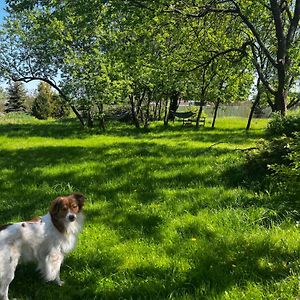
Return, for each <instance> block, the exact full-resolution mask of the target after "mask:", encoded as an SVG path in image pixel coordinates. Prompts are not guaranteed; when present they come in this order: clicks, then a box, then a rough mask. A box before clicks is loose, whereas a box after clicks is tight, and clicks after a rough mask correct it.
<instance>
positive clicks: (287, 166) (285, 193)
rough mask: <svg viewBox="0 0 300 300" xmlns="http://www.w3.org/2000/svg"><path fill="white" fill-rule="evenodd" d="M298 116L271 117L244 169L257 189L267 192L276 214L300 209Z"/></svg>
mask: <svg viewBox="0 0 300 300" xmlns="http://www.w3.org/2000/svg"><path fill="white" fill-rule="evenodd" d="M299 125H300V114H299V111H298V112H296V113H293V114H290V115H289V116H287V117H282V116H279V115H275V116H274V117H273V119H272V120H271V121H270V122H269V124H268V127H267V136H268V140H261V141H260V143H259V144H257V148H256V149H255V150H254V151H251V152H250V153H248V156H247V164H246V167H247V168H246V170H247V173H248V174H249V175H250V178H252V179H254V180H255V179H256V180H257V183H259V187H260V189H262V188H263V189H266V190H269V192H270V195H271V196H272V199H273V200H274V204H275V203H276V205H277V208H278V209H279V210H280V211H292V210H298V209H300V202H299V200H298V199H300V133H299V129H300V128H299Z"/></svg>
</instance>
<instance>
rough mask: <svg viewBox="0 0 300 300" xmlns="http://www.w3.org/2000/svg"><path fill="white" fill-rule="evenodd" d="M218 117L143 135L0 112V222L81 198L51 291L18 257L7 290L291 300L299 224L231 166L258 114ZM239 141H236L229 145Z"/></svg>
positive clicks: (295, 291) (42, 294)
mask: <svg viewBox="0 0 300 300" xmlns="http://www.w3.org/2000/svg"><path fill="white" fill-rule="evenodd" d="M245 125H246V120H245V119H236V118H235V119H233V118H231V119H229V118H227V119H225V118H224V119H219V120H217V124H216V126H217V128H216V129H215V130H211V129H210V128H209V124H208V125H207V127H206V128H202V129H200V130H199V131H196V130H194V128H192V127H191V128H182V127H181V125H180V124H176V123H175V124H174V125H173V124H171V126H170V127H169V128H168V129H165V128H163V126H162V125H161V124H154V125H152V126H151V128H150V131H149V132H143V131H136V130H135V129H133V128H132V127H131V126H127V125H120V124H114V125H113V126H112V125H110V126H109V128H108V129H107V131H106V133H98V134H97V133H95V132H94V133H93V132H92V133H91V132H88V131H85V130H82V129H80V128H79V125H78V124H77V123H76V122H73V121H37V120H34V119H32V118H31V117H22V118H5V117H1V118H0V191H1V198H0V205H1V210H0V223H7V222H15V221H20V220H28V219H30V217H32V216H35V215H43V214H45V213H46V212H47V209H48V206H49V203H50V201H51V200H52V199H54V198H55V197H56V196H58V195H61V194H67V193H69V192H73V191H79V192H82V193H84V194H85V195H86V196H87V199H88V200H87V203H86V207H85V214H86V222H85V228H84V231H83V233H82V234H81V236H80V239H79V242H78V247H77V248H76V249H75V251H74V252H72V253H71V254H70V255H69V256H68V257H67V258H66V260H65V262H64V265H63V267H62V274H61V275H62V276H61V277H62V279H63V280H65V285H64V286H63V287H61V288H59V287H57V286H55V285H54V284H49V283H43V282H42V280H41V279H40V276H39V274H38V273H37V272H35V266H34V265H27V266H20V267H18V269H17V272H16V278H15V280H14V281H13V283H12V284H11V287H10V297H11V299H12V298H17V299H22V300H24V299H55V300H59V299H63V300H69V299H88V300H92V299H296V298H297V297H298V295H299V280H298V274H299V264H300V259H299V252H300V243H299V240H300V233H299V229H298V228H297V227H296V224H295V222H294V221H293V220H291V219H288V218H281V219H279V220H278V218H277V219H276V222H275V221H272V220H273V218H272V213H273V214H275V213H276V212H273V211H271V210H270V209H268V208H267V206H266V205H265V204H266V203H267V201H271V199H269V197H268V193H258V192H255V191H254V190H253V189H252V187H253V185H251V184H250V183H248V182H247V180H245V178H243V175H242V174H243V172H242V171H239V168H238V166H239V165H240V163H241V157H242V155H243V151H240V150H241V149H244V148H248V147H253V146H254V145H255V143H256V141H257V140H258V139H259V138H261V137H262V136H263V129H264V127H265V125H266V120H254V121H253V124H252V129H251V131H250V132H249V133H246V132H245V130H244V127H245ZM237 149H238V150H237Z"/></svg>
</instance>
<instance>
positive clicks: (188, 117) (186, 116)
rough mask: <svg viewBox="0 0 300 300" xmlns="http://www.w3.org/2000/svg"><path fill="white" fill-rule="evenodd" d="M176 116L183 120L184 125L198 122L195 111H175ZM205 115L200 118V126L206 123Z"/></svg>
mask: <svg viewBox="0 0 300 300" xmlns="http://www.w3.org/2000/svg"><path fill="white" fill-rule="evenodd" d="M174 116H175V117H177V118H178V119H179V120H180V121H182V126H185V125H192V123H196V122H197V119H195V118H193V117H194V116H195V113H193V112H192V111H187V112H175V113H174ZM205 119H206V118H205V117H201V118H200V119H199V126H203V127H204V125H205Z"/></svg>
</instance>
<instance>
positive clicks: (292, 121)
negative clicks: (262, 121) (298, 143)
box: [266, 109, 300, 138]
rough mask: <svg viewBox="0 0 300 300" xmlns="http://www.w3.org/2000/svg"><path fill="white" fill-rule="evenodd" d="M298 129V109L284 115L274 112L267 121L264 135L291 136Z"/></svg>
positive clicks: (299, 124)
mask: <svg viewBox="0 0 300 300" xmlns="http://www.w3.org/2000/svg"><path fill="white" fill-rule="evenodd" d="M297 131H300V109H298V110H297V111H294V112H292V113H289V114H288V115H286V116H281V115H280V114H274V115H273V117H272V119H271V121H270V122H269V124H268V126H267V129H266V135H267V137H268V138H272V137H275V136H282V135H284V134H285V135H286V136H292V135H293V133H294V132H297Z"/></svg>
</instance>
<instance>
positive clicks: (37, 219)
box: [26, 217, 42, 223]
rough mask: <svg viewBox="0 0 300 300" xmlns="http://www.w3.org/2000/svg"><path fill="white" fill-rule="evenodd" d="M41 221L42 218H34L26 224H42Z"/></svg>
mask: <svg viewBox="0 0 300 300" xmlns="http://www.w3.org/2000/svg"><path fill="white" fill-rule="evenodd" d="M41 221H42V218H41V217H33V218H32V219H31V220H30V221H27V222H26V223H40V222H41Z"/></svg>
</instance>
